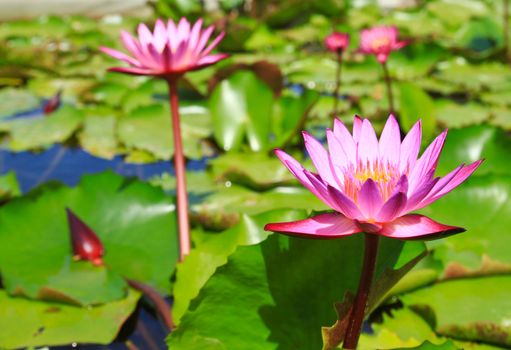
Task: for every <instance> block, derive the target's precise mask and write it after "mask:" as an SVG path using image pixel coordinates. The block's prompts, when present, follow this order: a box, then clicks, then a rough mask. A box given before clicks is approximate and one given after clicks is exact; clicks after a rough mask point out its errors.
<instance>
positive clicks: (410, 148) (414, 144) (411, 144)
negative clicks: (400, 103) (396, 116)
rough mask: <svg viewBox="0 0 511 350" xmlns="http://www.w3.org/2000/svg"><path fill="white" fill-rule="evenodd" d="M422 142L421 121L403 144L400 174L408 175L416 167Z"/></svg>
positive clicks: (400, 155) (400, 156) (400, 157)
mask: <svg viewBox="0 0 511 350" xmlns="http://www.w3.org/2000/svg"><path fill="white" fill-rule="evenodd" d="M421 142H422V122H421V121H420V120H419V121H418V122H417V123H415V125H414V126H413V127H412V128H411V129H410V131H409V132H408V134H407V135H406V136H405V138H404V140H403V143H402V144H401V152H400V154H399V172H400V173H408V172H409V171H411V169H412V168H413V167H414V165H415V162H416V160H417V156H418V155H419V150H420V148H421Z"/></svg>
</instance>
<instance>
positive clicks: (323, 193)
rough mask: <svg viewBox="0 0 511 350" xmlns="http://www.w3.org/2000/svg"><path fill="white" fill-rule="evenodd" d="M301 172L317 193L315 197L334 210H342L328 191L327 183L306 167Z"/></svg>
mask: <svg viewBox="0 0 511 350" xmlns="http://www.w3.org/2000/svg"><path fill="white" fill-rule="evenodd" d="M303 173H304V174H305V176H307V179H309V181H310V183H311V185H312V187H314V190H315V191H316V193H318V195H317V197H318V198H319V199H321V200H322V201H323V202H324V203H325V204H326V205H328V206H329V207H330V208H332V209H334V210H335V211H338V212H342V210H341V208H340V207H339V206H338V205H337V202H336V201H335V199H334V198H332V195H331V194H330V192H329V191H328V184H327V183H325V182H324V181H323V180H322V179H321V177H320V176H319V175H316V174H313V173H311V172H310V171H308V170H307V169H304V170H303ZM313 193H314V192H313Z"/></svg>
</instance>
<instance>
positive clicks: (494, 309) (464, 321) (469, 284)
mask: <svg viewBox="0 0 511 350" xmlns="http://www.w3.org/2000/svg"><path fill="white" fill-rule="evenodd" d="M510 288H511V277H509V276H495V277H484V278H471V279H460V280H454V281H448V282H443V283H438V284H435V285H433V286H431V287H429V288H424V289H420V290H418V291H416V292H413V293H411V294H407V295H405V296H403V301H404V302H405V304H406V305H410V306H412V307H414V308H415V309H417V310H419V311H422V312H425V313H428V314H430V315H431V313H433V315H434V327H435V330H436V331H437V332H438V333H439V334H442V335H445V336H451V337H454V338H457V339H466V340H473V341H485V342H489V343H492V344H496V345H500V346H505V347H509V346H510V344H511V335H510V332H511V329H510V327H511V326H510V325H509V318H510V317H511V300H510V299H509V289H510ZM467 306H469V307H467Z"/></svg>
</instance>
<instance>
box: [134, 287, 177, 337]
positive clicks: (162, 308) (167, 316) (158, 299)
mask: <svg viewBox="0 0 511 350" xmlns="http://www.w3.org/2000/svg"><path fill="white" fill-rule="evenodd" d="M126 281H127V282H128V284H129V285H130V287H131V288H133V289H136V290H138V291H140V292H142V293H143V294H144V295H145V296H146V297H147V299H149V300H150V301H151V302H152V303H153V305H154V308H155V309H156V312H157V313H158V315H160V317H161V319H162V320H163V323H165V326H166V327H167V330H168V331H169V332H170V331H172V330H173V329H174V321H173V320H172V313H171V310H170V306H169V304H167V302H166V301H165V299H164V298H163V297H162V296H161V295H160V293H158V292H157V291H156V290H155V289H153V288H152V287H151V286H149V285H147V284H145V283H142V282H139V281H134V280H130V279H126Z"/></svg>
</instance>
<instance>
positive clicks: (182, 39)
mask: <svg viewBox="0 0 511 350" xmlns="http://www.w3.org/2000/svg"><path fill="white" fill-rule="evenodd" d="M202 24H203V21H202V19H199V20H198V21H197V22H195V24H193V25H191V24H190V22H188V21H187V20H186V19H185V18H181V20H180V21H179V23H178V24H177V25H176V24H175V23H174V22H173V21H172V20H169V21H168V22H167V23H164V22H163V21H162V20H160V19H158V20H157V21H156V24H155V26H154V30H153V32H151V31H150V30H149V29H148V28H147V26H146V25H145V24H140V25H139V26H138V38H134V37H133V36H131V35H130V34H129V33H128V32H125V31H123V32H121V39H122V42H123V44H124V47H125V48H126V49H127V50H128V51H129V53H130V55H127V54H125V53H123V52H120V51H117V50H113V49H110V48H107V47H102V48H101V50H102V51H103V52H104V53H106V54H108V55H110V56H112V57H114V58H116V59H119V60H121V61H124V62H125V63H127V64H128V65H129V66H128V67H114V68H111V69H110V70H111V71H114V72H121V73H127V74H133V75H148V76H154V77H157V78H161V79H165V80H166V81H167V84H168V87H169V102H170V107H171V117H172V130H173V136H174V168H175V171H176V195H177V215H178V225H179V251H180V261H182V260H183V259H184V257H185V256H186V255H188V253H189V252H190V248H191V241H190V227H189V226H190V225H189V219H188V194H187V191H186V181H185V158H184V154H183V145H182V139H181V129H180V121H179V119H180V118H179V97H178V93H177V85H178V81H179V79H181V77H182V76H183V75H184V74H185V73H186V72H189V71H193V70H197V69H201V68H204V67H207V66H210V65H212V64H215V63H217V62H218V61H220V60H222V59H224V58H226V57H227V55H226V54H211V51H212V50H213V49H214V48H215V47H216V46H217V45H218V43H219V42H220V40H222V38H223V36H224V33H220V35H218V36H217V37H216V38H215V39H214V40H212V41H211V42H210V43H209V45H208V42H209V39H210V38H211V35H212V34H213V30H214V27H213V26H209V27H207V28H203V27H202Z"/></svg>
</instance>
